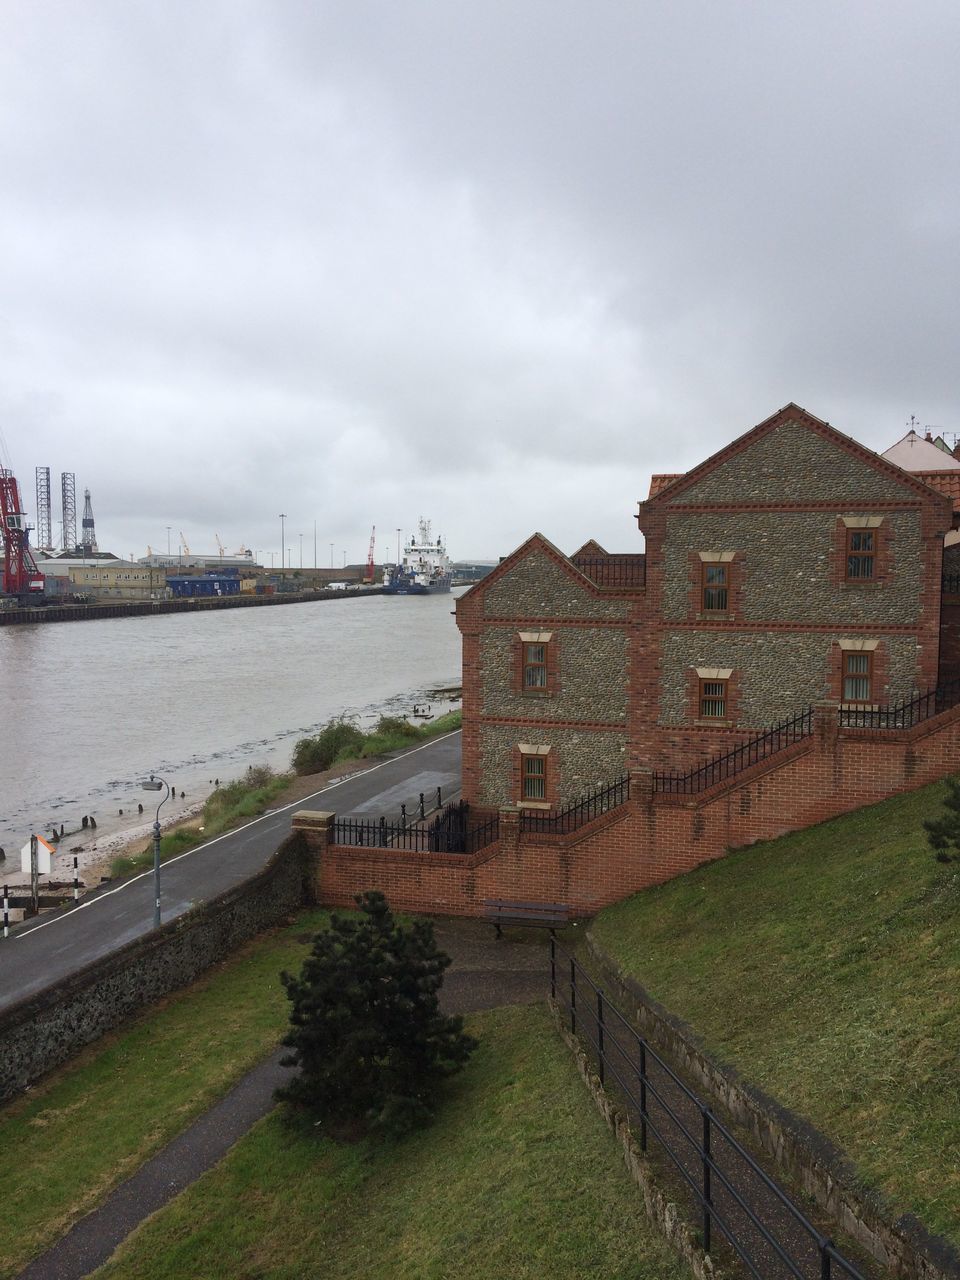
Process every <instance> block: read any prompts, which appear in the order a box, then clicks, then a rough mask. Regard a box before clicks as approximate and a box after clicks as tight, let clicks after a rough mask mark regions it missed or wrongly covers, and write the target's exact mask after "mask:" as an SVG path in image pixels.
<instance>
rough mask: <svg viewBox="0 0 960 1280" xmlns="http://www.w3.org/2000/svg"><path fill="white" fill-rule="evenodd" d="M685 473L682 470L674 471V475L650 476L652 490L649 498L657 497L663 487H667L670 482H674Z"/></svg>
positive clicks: (648, 495)
mask: <svg viewBox="0 0 960 1280" xmlns="http://www.w3.org/2000/svg"><path fill="white" fill-rule="evenodd" d="M683 474H684V473H683V472H682V471H677V472H674V474H673V475H666V474H664V475H659V476H651V477H650V492H649V493H648V494H647V497H648V498H655V497H656V496H657V494H658V493H659V492H660V491H661V489H666V487H667V485H668V484H673V482H674V480H679V479H680V477H681V476H682V475H683Z"/></svg>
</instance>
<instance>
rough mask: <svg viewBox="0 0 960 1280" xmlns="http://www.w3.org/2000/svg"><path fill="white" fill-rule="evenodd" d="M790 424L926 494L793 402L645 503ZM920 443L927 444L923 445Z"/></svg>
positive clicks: (891, 464) (937, 466)
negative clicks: (810, 432) (778, 428)
mask: <svg viewBox="0 0 960 1280" xmlns="http://www.w3.org/2000/svg"><path fill="white" fill-rule="evenodd" d="M787 422H791V423H795V424H797V425H799V426H803V427H806V428H807V429H808V430H810V431H813V432H814V433H816V434H817V435H819V436H821V437H822V438H823V439H825V440H829V441H830V442H831V443H833V444H834V445H836V446H837V447H838V448H840V449H842V450H844V451H845V452H846V453H849V454H852V455H853V456H854V457H856V458H859V460H860V461H861V462H865V463H866V464H867V465H868V466H871V467H874V468H876V470H878V471H880V472H884V473H886V474H887V475H888V476H894V477H896V478H898V479H899V480H900V482H901V483H903V484H904V485H905V486H906V487H907V488H914V489H917V490H919V491H920V492H922V491H923V488H924V483H923V479H922V477H920V476H916V475H913V474H911V472H910V470H909V469H907V468H905V467H903V466H901V465H899V464H898V463H897V462H896V461H894V460H891V459H890V458H889V457H888V456H886V455H881V454H878V453H874V452H873V450H872V449H868V448H866V446H865V445H862V444H860V443H859V441H857V440H854V439H853V438H852V437H851V436H848V435H844V433H843V432H842V431H838V430H837V429H836V427H834V426H831V425H830V423H829V422H825V421H823V420H822V419H821V418H817V417H815V416H814V415H813V414H812V413H810V412H809V411H808V410H806V409H803V408H801V406H800V405H798V404H794V403H793V402H792V401H791V402H790V403H789V404H785V405H784V406H783V408H782V409H778V410H777V412H776V413H773V414H771V415H770V417H769V418H765V419H764V421H763V422H760V423H758V424H757V426H755V427H753V428H751V430H749V431H746V432H744V434H743V435H742V436H739V437H738V438H737V439H736V440H733V441H732V442H731V443H730V444H728V445H726V446H725V447H724V448H723V449H720V450H718V451H717V452H716V453H714V454H712V455H711V456H710V457H709V458H706V459H705V460H704V461H703V462H701V463H699V464H698V465H697V466H695V467H693V468H691V470H689V471H686V472H684V473H683V475H680V476H675V477H671V478H670V479H669V482H666V478H665V477H663V479H664V481H665V482H664V483H663V485H662V487H660V488H658V489H657V491H656V492H655V493H654V492H653V491H652V486H651V494H650V497H648V498H647V499H646V501H647V502H651V501H652V502H657V501H659V500H660V499H661V498H662V497H663V495H664V494H666V493H667V492H668V491H669V493H670V496H671V498H672V499H673V498H676V497H677V496H678V495H679V494H682V493H685V492H687V491H688V490H689V489H690V488H692V487H693V486H695V485H696V484H698V483H699V482H700V480H701V479H702V478H703V477H704V476H707V475H710V474H711V473H712V472H714V471H716V470H717V469H718V468H720V467H722V466H723V464H724V463H725V462H727V461H728V460H729V459H730V458H732V457H735V456H736V455H737V454H739V453H741V452H743V451H744V450H746V449H748V448H750V446H751V445H752V444H754V442H755V441H757V440H758V439H760V438H761V437H763V436H765V435H767V434H768V433H770V432H771V431H775V430H776V429H777V427H779V426H781V425H782V424H784V423H787ZM921 443H925V442H923V441H921ZM928 447H929V448H930V449H931V450H932V452H933V457H934V461H933V462H932V463H931V464H930V467H929V469H930V470H931V471H934V470H937V471H942V470H944V462H945V461H946V455H944V454H943V453H941V452H940V450H939V449H934V447H933V445H929V446H928ZM642 505H643V504H641V506H642Z"/></svg>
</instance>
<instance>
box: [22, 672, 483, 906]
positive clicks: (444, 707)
mask: <svg viewBox="0 0 960 1280" xmlns="http://www.w3.org/2000/svg"><path fill="white" fill-rule="evenodd" d="M430 693H431V694H432V695H433V696H434V697H436V698H437V700H438V703H439V705H440V707H441V709H440V710H439V711H438V712H437V715H436V716H433V715H431V716H430V717H429V718H430V719H435V718H436V719H439V718H440V716H442V715H445V714H446V713H447V712H449V711H456V710H459V709H460V707H461V705H462V704H461V699H460V697H459V696H458V695H459V686H444V687H442V688H434V689H432V690H430ZM406 718H407V719H409V720H410V723H412V724H417V723H419V720H418V719H417V718H414V716H413V715H412V714H411V715H410V716H408V717H406ZM371 759H373V757H365V758H364V759H358V760H344V761H342V762H341V763H340V764H335V765H332V766H331V767H330V768H329V769H324V770H321V771H320V772H318V773H309V774H296V773H294V772H292V770H289V769H288V770H278V771H276V772H277V775H278V776H283V774H284V773H287V774H288V775H289V783H288V785H287V786H286V788H285V789H284V790H283V791H282V792H281V793H280V795H278V796H277V797H276V798H275V799H274V801H273V803H272V804H271V805H270V807H269V808H268V809H266V810H264V812H265V813H269V812H271V810H273V809H281V808H283V807H284V805H287V804H293V803H296V801H297V800H298V799H299V798H301V796H302V797H304V798H305V797H306V796H309V795H312V794H313V793H314V792H316V791H321V790H322V789H323V788H324V787H325V786H327V785H328V784H329V783H331V782H336V781H338V780H339V779H340V778H343V777H346V776H348V775H349V774H351V773H357V772H359V771H361V770H363V769H366V768H369V766H370V761H371ZM238 777H239V778H242V777H243V774H242V773H241V774H240V775H238ZM237 780H238V778H224V779H223V782H224V783H225V784H227V785H229V784H230V783H231V782H236V781H237ZM217 790H218V787H217V786H213V787H212V789H211V790H210V791H208V792H206V793H205V794H204V796H203V798H202V799H194V798H193V797H191V798H189V799H187V798H186V797H184V796H183V795H182V794H181V795H179V796H178V797H177V798H176V799H174V794H173V788H171V793H170V799H169V800H168V801H167V804H170V803H171V802H172V803H173V804H175V805H178V806H180V807H179V808H177V809H171V811H170V813H169V814H167V815H166V816H163V815H161V821H160V831H161V834H162V835H169V834H170V832H171V831H174V830H176V829H177V828H179V827H186V826H190V825H191V824H196V821H197V819H198V818H200V817H201V816H202V814H203V810H204V807H205V806H206V803H207V801H208V800H209V798H210V796H211V795H213V794H215V792H216V791H217ZM164 808H166V805H165V806H164ZM155 812H156V811H155V810H154V814H155ZM124 818H125V819H128V818H129V819H130V820H131V821H130V822H129V823H128V822H126V821H125V822H124V824H123V825H122V826H120V827H119V829H117V828H113V829H111V830H109V831H106V832H104V833H102V834H101V833H100V832H99V829H98V830H96V831H93V832H91V831H90V829H89V828H81V829H79V830H74V831H68V832H66V833H65V834H64V836H63V837H62V839H61V841H60V843H59V844H57V845H55V846H54V853H53V855H52V860H51V869H50V873H49V875H42V876H40V886H41V889H43V888H44V886H47V885H50V884H51V883H56V884H65V883H72V881H73V876H74V867H73V859H74V858H76V859H77V868H76V874H77V876H78V877H79V880H80V885H81V893H83V892H86V891H89V890H91V889H95V888H98V887H99V885H100V884H101V883H102V882H103V881H104V879H108V878H109V874H108V873H109V870H110V864H111V863H112V862H113V860H114V859H115V858H117V857H120V856H123V855H124V854H131V853H134V852H137V851H139V850H138V848H137V847H138V846H146V845H147V844H148V842H149V841H150V840H151V839H152V836H153V827H154V822H155V821H156V818H155V816H154V817H153V818H150V817H148V815H147V812H144V813H143V814H140V813H137V814H135V815H134V814H132V815H126V814H124ZM134 818H135V819H136V821H132V819H134ZM37 834H38V835H42V834H43V830H42V829H40V830H38V832H37ZM78 837H80V839H78ZM197 847H199V846H197ZM0 880H2V881H3V882H4V883H6V884H7V885H8V886H9V887H10V889H11V890H14V889H20V888H23V887H28V886H29V883H30V877H29V875H24V873H23V872H22V871H21V870H20V854H19V851H14V852H13V853H12V854H10V853H8V854H7V860H6V862H0Z"/></svg>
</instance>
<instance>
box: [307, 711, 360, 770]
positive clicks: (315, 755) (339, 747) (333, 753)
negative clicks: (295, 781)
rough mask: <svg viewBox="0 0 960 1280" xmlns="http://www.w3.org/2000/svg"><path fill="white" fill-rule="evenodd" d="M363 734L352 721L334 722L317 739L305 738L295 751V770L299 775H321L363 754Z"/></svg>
mask: <svg viewBox="0 0 960 1280" xmlns="http://www.w3.org/2000/svg"><path fill="white" fill-rule="evenodd" d="M362 748H363V734H362V733H361V731H360V730H359V729H358V728H357V726H356V725H355V724H354V723H353V721H351V720H346V719H343V718H341V719H338V720H331V721H330V722H329V723H328V724H326V725H324V727H323V728H322V729H321V730H320V732H319V733H318V734H317V735H316V737H314V738H301V739H300V741H299V742H298V743H297V745H296V746H295V747H294V749H293V767H294V769H295V770H296V772H297V773H299V774H304V773H319V772H320V770H321V769H329V768H330V766H331V765H332V764H333V762H334V761H335V760H337V759H348V758H349V757H350V756H352V755H353V756H356V755H359V754H360V751H361V750H362Z"/></svg>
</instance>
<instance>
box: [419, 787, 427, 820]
mask: <svg viewBox="0 0 960 1280" xmlns="http://www.w3.org/2000/svg"><path fill="white" fill-rule="evenodd" d="M426 816H427V815H426V813H425V811H424V808H423V792H422V791H421V792H420V821H421V822H422V821H423V820H424V818H425V817H426Z"/></svg>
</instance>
